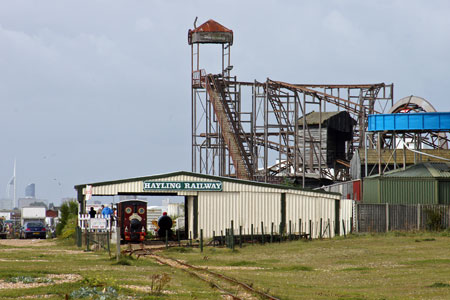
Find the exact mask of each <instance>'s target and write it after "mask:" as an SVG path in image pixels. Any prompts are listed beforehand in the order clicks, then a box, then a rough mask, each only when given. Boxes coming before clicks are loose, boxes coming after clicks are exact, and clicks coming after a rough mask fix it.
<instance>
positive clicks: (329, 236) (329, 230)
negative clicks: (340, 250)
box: [328, 218, 331, 239]
mask: <svg viewBox="0 0 450 300" xmlns="http://www.w3.org/2000/svg"><path fill="white" fill-rule="evenodd" d="M328 238H330V239H331V223H330V218H328Z"/></svg>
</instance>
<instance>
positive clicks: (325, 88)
mask: <svg viewBox="0 0 450 300" xmlns="http://www.w3.org/2000/svg"><path fill="white" fill-rule="evenodd" d="M205 24H206V23H205ZM205 24H203V25H202V26H204V25H205ZM196 30H197V29H196ZM194 31H195V30H194ZM194 31H193V32H194ZM197 31H198V30H197ZM205 43H206V42H201V41H199V42H192V39H190V45H191V71H192V73H191V74H192V77H191V86H192V95H191V96H192V99H191V101H192V171H193V172H199V173H204V174H211V175H220V176H231V177H237V178H241V179H248V180H257V181H264V182H280V181H282V180H283V178H285V177H293V178H296V179H297V178H298V179H299V178H302V183H303V185H304V186H305V184H306V180H307V178H314V179H319V180H320V179H322V178H327V179H330V180H333V181H337V180H348V179H349V175H348V169H349V166H350V163H349V161H350V159H351V157H352V155H353V152H354V150H355V149H357V148H364V138H365V136H366V135H365V132H366V129H367V116H368V115H369V114H374V113H384V112H385V111H387V109H389V108H390V107H391V106H392V105H393V84H384V83H377V84H357V85H355V84H349V85H344V84H342V85H336V84H292V83H286V82H281V81H275V80H271V79H267V80H266V81H265V82H258V81H254V82H243V81H238V80H237V78H236V77H235V76H231V70H232V68H233V67H232V66H231V44H232V39H231V42H230V41H222V40H221V41H220V42H217V44H220V45H221V61H222V69H221V70H220V73H219V74H216V75H213V74H208V73H207V72H206V70H205V69H203V68H201V66H200V44H205ZM207 43H209V44H214V42H211V40H208V42H207ZM312 110H314V111H316V112H319V115H320V117H319V119H320V120H322V113H323V112H326V111H340V110H345V111H347V112H348V113H349V114H350V115H351V116H352V118H354V119H355V120H356V121H357V125H356V128H355V130H354V137H353V140H352V141H351V142H350V143H348V145H347V147H346V148H347V149H346V159H345V160H337V161H336V162H335V163H334V164H333V165H331V166H330V165H329V164H327V162H326V157H325V155H326V151H323V150H324V145H322V143H323V142H322V137H321V136H320V132H321V130H320V129H321V128H320V127H321V121H320V122H319V136H318V137H317V136H314V135H312V134H311V130H310V128H309V127H308V124H307V123H306V120H305V119H306V118H303V124H298V120H299V119H300V117H302V116H304V115H306V113H308V112H311V111H312ZM360 152H361V153H364V152H363V151H360Z"/></svg>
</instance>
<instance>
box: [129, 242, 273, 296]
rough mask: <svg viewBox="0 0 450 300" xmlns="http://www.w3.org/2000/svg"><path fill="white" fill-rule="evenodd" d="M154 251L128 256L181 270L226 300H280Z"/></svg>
mask: <svg viewBox="0 0 450 300" xmlns="http://www.w3.org/2000/svg"><path fill="white" fill-rule="evenodd" d="M155 250H159V249H136V250H135V251H133V252H129V255H132V254H135V255H136V257H137V258H139V257H141V256H148V257H151V258H153V259H154V260H156V261H157V262H159V263H161V264H164V265H167V266H170V267H172V268H177V269H181V270H183V271H185V272H187V273H189V274H191V275H193V276H194V277H197V278H199V279H200V280H202V281H205V282H207V283H208V284H210V285H211V286H212V287H214V288H216V289H217V290H219V291H220V292H221V293H222V294H223V295H224V296H225V297H226V299H233V300H240V299H242V300H244V299H245V300H247V299H269V300H280V299H279V298H276V297H274V296H271V295H269V294H267V293H265V292H262V291H259V290H257V289H255V288H253V287H252V286H250V285H248V284H246V283H244V282H241V281H239V280H237V279H235V278H232V277H229V276H226V275H223V274H220V273H216V272H213V271H211V270H208V269H206V268H200V267H196V266H192V265H190V264H187V263H185V262H182V261H180V260H178V259H173V258H167V257H165V256H162V255H158V254H156V253H155Z"/></svg>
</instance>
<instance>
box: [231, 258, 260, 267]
mask: <svg viewBox="0 0 450 300" xmlns="http://www.w3.org/2000/svg"><path fill="white" fill-rule="evenodd" d="M255 265H256V262H254V261H248V260H239V261H233V262H230V263H228V266H230V267H241V266H255Z"/></svg>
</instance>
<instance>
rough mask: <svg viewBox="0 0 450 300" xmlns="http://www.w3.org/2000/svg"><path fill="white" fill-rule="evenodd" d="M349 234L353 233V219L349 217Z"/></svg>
mask: <svg viewBox="0 0 450 300" xmlns="http://www.w3.org/2000/svg"><path fill="white" fill-rule="evenodd" d="M350 233H353V217H350Z"/></svg>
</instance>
